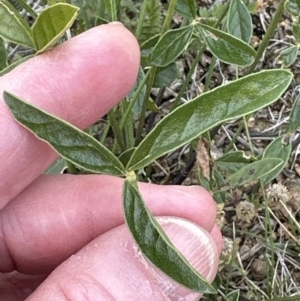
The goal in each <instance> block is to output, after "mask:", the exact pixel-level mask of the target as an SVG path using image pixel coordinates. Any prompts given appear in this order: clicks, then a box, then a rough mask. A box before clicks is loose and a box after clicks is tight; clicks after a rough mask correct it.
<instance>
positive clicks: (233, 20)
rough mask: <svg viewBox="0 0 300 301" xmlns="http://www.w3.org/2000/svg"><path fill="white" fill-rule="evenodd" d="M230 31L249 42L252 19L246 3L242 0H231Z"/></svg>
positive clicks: (228, 17) (228, 19)
mask: <svg viewBox="0 0 300 301" xmlns="http://www.w3.org/2000/svg"><path fill="white" fill-rule="evenodd" d="M227 28H228V33H229V34H231V35H233V36H235V37H236V38H238V39H240V40H242V41H244V42H246V43H249V41H250V38H251V36H252V30H253V29H252V19H251V15H250V13H249V10H248V9H247V7H246V5H245V4H244V2H243V1H241V0H231V1H230V6H229V11H228V16H227Z"/></svg>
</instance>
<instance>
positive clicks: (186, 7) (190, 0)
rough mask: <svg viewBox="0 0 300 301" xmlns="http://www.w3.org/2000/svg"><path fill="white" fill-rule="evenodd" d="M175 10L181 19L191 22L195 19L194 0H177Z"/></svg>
mask: <svg viewBox="0 0 300 301" xmlns="http://www.w3.org/2000/svg"><path fill="white" fill-rule="evenodd" d="M175 10H176V11H177V12H178V13H179V14H180V15H182V16H183V17H185V18H187V19H190V20H193V19H195V18H196V16H197V14H196V1H195V0H177V2H176V7H175Z"/></svg>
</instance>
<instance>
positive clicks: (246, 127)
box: [243, 115, 254, 155]
mask: <svg viewBox="0 0 300 301" xmlns="http://www.w3.org/2000/svg"><path fill="white" fill-rule="evenodd" d="M250 116H251V115H250ZM243 120H244V127H245V130H246V135H247V138H248V141H249V145H250V150H251V154H252V155H254V150H253V144H252V141H251V137H250V133H249V128H248V120H249V116H243Z"/></svg>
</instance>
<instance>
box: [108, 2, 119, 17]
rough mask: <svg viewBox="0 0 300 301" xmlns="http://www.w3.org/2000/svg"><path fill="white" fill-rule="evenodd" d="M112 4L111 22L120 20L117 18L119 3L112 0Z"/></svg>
mask: <svg viewBox="0 0 300 301" xmlns="http://www.w3.org/2000/svg"><path fill="white" fill-rule="evenodd" d="M109 2H110V4H111V6H110V7H111V20H112V21H117V20H118V16H117V3H116V2H117V1H115V0H110V1H109Z"/></svg>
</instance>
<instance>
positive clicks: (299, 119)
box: [287, 94, 300, 134]
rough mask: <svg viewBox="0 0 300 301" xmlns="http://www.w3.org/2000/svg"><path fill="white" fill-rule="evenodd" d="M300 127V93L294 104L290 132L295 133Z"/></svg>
mask: <svg viewBox="0 0 300 301" xmlns="http://www.w3.org/2000/svg"><path fill="white" fill-rule="evenodd" d="M299 127H300V94H298V95H297V97H296V99H295V103H294V105H293V109H292V112H291V114H290V120H289V126H288V129H287V131H288V133H291V134H292V133H294V132H296V131H297V130H298V128H299Z"/></svg>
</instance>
